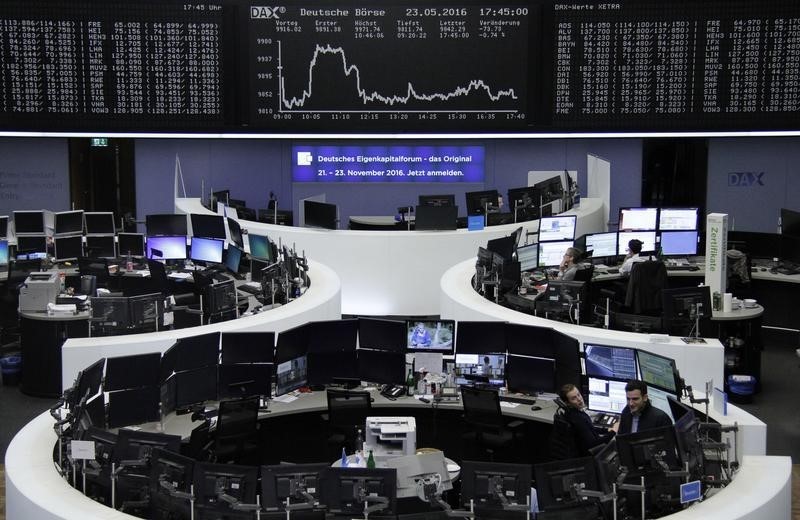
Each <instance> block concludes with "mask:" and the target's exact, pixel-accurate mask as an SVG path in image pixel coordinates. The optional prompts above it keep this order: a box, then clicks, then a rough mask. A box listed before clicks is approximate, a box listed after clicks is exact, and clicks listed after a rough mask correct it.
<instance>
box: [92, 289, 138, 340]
mask: <svg viewBox="0 0 800 520" xmlns="http://www.w3.org/2000/svg"><path fill="white" fill-rule="evenodd" d="M89 301H90V302H91V307H92V323H93V324H94V325H95V326H97V327H100V328H101V329H103V330H104V331H105V332H107V333H110V332H114V331H120V332H121V331H124V330H126V329H127V328H128V325H129V323H130V312H129V310H128V298H125V297H123V296H103V297H99V298H97V297H91V298H89Z"/></svg>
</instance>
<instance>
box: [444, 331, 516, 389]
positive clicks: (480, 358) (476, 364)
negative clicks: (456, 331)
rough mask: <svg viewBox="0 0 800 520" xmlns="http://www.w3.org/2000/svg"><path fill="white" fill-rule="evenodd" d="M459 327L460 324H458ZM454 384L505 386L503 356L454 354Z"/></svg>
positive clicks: (504, 358)
mask: <svg viewBox="0 0 800 520" xmlns="http://www.w3.org/2000/svg"><path fill="white" fill-rule="evenodd" d="M459 326H461V324H460V323H459ZM455 361H456V366H455V370H456V384H457V385H471V384H485V385H492V386H504V385H505V384H506V356H505V354H461V353H458V354H456V359H455Z"/></svg>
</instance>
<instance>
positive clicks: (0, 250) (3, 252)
mask: <svg viewBox="0 0 800 520" xmlns="http://www.w3.org/2000/svg"><path fill="white" fill-rule="evenodd" d="M0 265H8V240H5V239H2V240H0Z"/></svg>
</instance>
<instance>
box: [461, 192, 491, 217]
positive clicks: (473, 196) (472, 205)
mask: <svg viewBox="0 0 800 520" xmlns="http://www.w3.org/2000/svg"><path fill="white" fill-rule="evenodd" d="M464 197H465V199H466V203H467V215H484V214H486V213H488V212H491V211H496V210H497V209H498V208H499V206H500V193H498V191H497V190H484V191H470V192H467V193H465V194H464Z"/></svg>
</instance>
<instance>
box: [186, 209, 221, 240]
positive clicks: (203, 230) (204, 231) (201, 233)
mask: <svg viewBox="0 0 800 520" xmlns="http://www.w3.org/2000/svg"><path fill="white" fill-rule="evenodd" d="M189 218H190V219H191V221H192V236H193V237H203V238H218V239H220V240H225V239H226V238H227V237H226V235H225V217H223V216H222V215H203V214H200V213H192V214H191V215H189Z"/></svg>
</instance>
